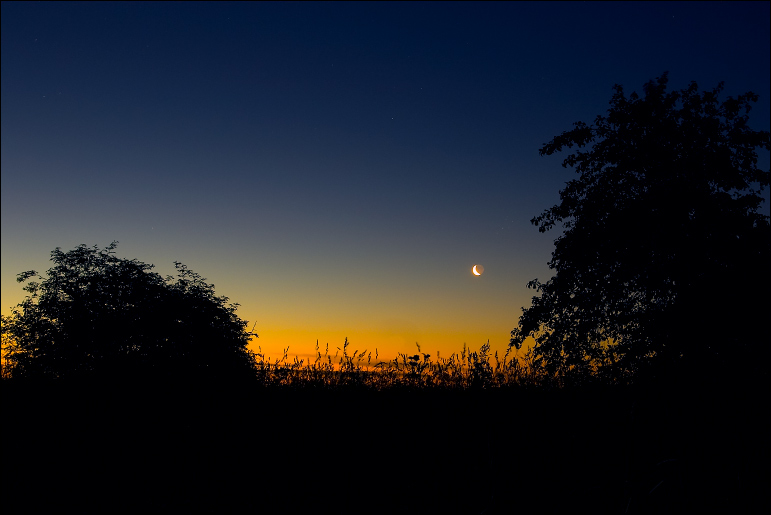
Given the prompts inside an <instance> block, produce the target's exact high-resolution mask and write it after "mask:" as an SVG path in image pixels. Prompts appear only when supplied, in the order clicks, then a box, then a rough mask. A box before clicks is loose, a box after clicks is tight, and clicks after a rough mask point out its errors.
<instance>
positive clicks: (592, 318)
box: [511, 73, 771, 378]
mask: <svg viewBox="0 0 771 515" xmlns="http://www.w3.org/2000/svg"><path fill="white" fill-rule="evenodd" d="M723 87H724V85H723V83H722V82H721V83H720V84H719V85H718V86H717V87H716V88H714V89H713V90H712V91H705V92H702V93H699V92H698V86H697V84H696V83H695V82H692V83H691V84H690V85H689V86H688V87H687V88H685V89H683V90H681V91H672V92H667V91H666V89H667V74H666V73H664V74H663V75H662V76H661V77H658V78H657V79H656V80H655V81H650V82H648V83H646V84H645V85H644V87H643V92H644V95H643V96H642V97H640V96H638V95H637V93H632V94H631V95H629V96H628V97H627V96H626V95H625V94H624V90H623V88H622V86H620V85H615V86H614V91H615V92H614V94H613V96H612V98H611V101H610V108H609V109H608V114H607V116H597V118H596V119H595V121H594V123H593V124H591V125H587V124H586V123H584V122H577V123H575V127H574V128H573V129H572V130H570V131H566V132H563V133H562V134H561V135H559V136H556V137H555V138H553V139H552V140H551V141H550V142H549V143H546V144H545V145H544V146H543V147H542V148H541V149H540V154H541V155H542V156H544V155H551V154H554V153H555V152H559V151H562V150H564V149H566V148H572V147H573V146H574V145H575V146H577V147H578V149H579V150H577V151H576V152H574V153H571V154H570V155H568V156H567V157H566V158H565V159H564V161H563V163H562V166H563V167H566V168H567V167H571V168H574V169H575V171H576V172H577V173H578V174H579V177H578V178H577V179H574V180H571V181H570V182H568V183H567V185H566V187H565V188H564V189H563V190H562V191H560V199H561V201H560V203H559V204H557V205H555V206H553V207H551V208H549V209H546V210H545V211H544V212H543V213H542V214H541V215H539V216H537V217H535V218H533V219H532V220H531V222H532V223H533V224H534V225H536V226H537V227H538V229H539V231H541V232H545V231H548V230H550V229H552V228H554V227H555V226H557V224H562V227H563V229H564V231H563V233H562V234H561V235H560V236H559V237H558V238H557V239H556V240H555V248H554V251H553V253H552V259H551V261H550V262H549V267H550V268H551V269H552V270H554V271H555V275H554V276H553V277H552V278H551V279H549V280H548V281H547V282H545V283H543V282H540V281H539V280H537V279H535V280H533V281H531V282H530V283H528V287H529V288H532V289H535V290H536V291H537V292H539V293H540V296H536V297H533V299H532V305H531V306H530V307H528V308H523V313H522V315H521V317H520V320H519V324H518V327H516V328H515V329H514V330H513V331H512V332H511V345H512V346H515V347H516V348H520V347H521V346H522V345H523V343H524V342H525V340H526V339H527V338H528V337H533V338H534V341H535V343H534V347H533V351H534V353H535V355H536V361H537V363H538V364H539V365H541V366H543V367H546V369H548V370H549V371H550V372H553V373H558V372H562V373H580V372H594V373H598V372H599V373H601V374H602V373H610V374H612V376H613V377H616V378H618V377H629V376H632V375H635V374H639V373H640V372H642V371H643V370H646V371H648V372H651V371H652V370H661V369H662V367H665V368H666V369H668V370H671V369H672V368H671V366H672V365H675V368H678V369H679V368H680V366H681V365H682V366H685V365H688V366H694V367H706V366H707V365H708V364H712V365H719V366H726V367H728V366H733V367H741V366H748V365H749V364H750V363H751V362H752V361H753V360H757V359H758V358H759V357H760V355H761V354H763V355H765V354H767V352H768V351H767V346H768V342H769V335H771V333H769V325H768V323H767V322H764V320H767V317H768V313H769V312H771V310H770V309H769V308H771V304H770V303H769V299H770V298H771V297H770V296H769V294H768V292H769V291H771V287H770V286H771V283H770V281H769V262H771V261H769V257H771V252H770V250H771V230H770V229H769V219H768V216H765V215H763V214H761V213H760V212H759V207H760V206H761V203H762V202H763V198H762V196H761V193H762V191H763V189H764V188H765V187H767V186H768V185H769V171H768V170H761V169H760V168H758V165H757V163H758V155H757V149H758V148H762V149H765V150H769V133H768V132H766V131H756V130H752V129H751V128H750V127H749V126H748V113H749V112H750V108H751V103H752V102H756V101H757V95H755V94H753V93H751V92H750V93H746V94H743V95H739V96H738V97H737V98H733V97H728V98H727V99H726V100H723V101H720V100H719V96H720V94H721V92H722V91H723Z"/></svg>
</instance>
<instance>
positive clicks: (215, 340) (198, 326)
mask: <svg viewBox="0 0 771 515" xmlns="http://www.w3.org/2000/svg"><path fill="white" fill-rule="evenodd" d="M116 246H117V242H113V243H112V244H110V245H109V246H108V247H106V248H105V249H103V250H100V249H98V248H97V247H96V246H94V247H92V248H88V247H86V246H85V245H79V246H78V247H77V248H75V249H74V250H71V251H69V252H63V251H62V250H61V249H59V248H57V249H56V250H54V251H53V252H51V261H53V262H54V266H53V267H52V268H51V269H49V270H48V272H47V275H48V277H47V278H45V279H43V278H42V277H41V276H39V275H38V274H37V272H35V271H34V270H32V271H28V272H24V273H21V274H19V275H18V278H17V280H18V281H19V282H24V281H27V280H28V279H30V278H33V277H37V278H38V279H40V280H42V282H37V281H30V282H28V283H27V284H26V286H25V287H24V290H25V291H27V292H28V293H29V295H28V296H27V298H26V299H25V300H24V301H23V302H22V303H20V304H19V305H18V306H16V308H15V309H14V310H13V313H12V315H11V316H9V317H3V328H2V333H3V344H4V346H5V347H6V349H4V350H6V359H7V363H8V366H9V367H10V370H11V375H12V376H15V377H36V378H41V377H42V378H55V377H93V376H100V377H125V376H134V377H137V376H139V377H141V376H143V375H144V376H147V375H151V376H156V377H174V376H179V375H180V374H185V375H188V376H191V377H197V378H215V377H232V376H234V375H238V374H247V373H251V372H252V370H253V364H254V356H253V355H252V354H251V352H250V351H249V350H248V349H247V348H246V345H247V344H248V342H249V338H250V336H251V335H252V333H249V332H247V331H246V322H245V321H243V320H241V319H240V318H239V317H238V316H237V315H236V314H235V311H236V308H237V306H238V305H237V304H229V303H228V299H227V298H226V297H217V296H215V295H214V288H213V286H212V285H210V284H207V283H206V282H204V279H202V278H201V277H200V276H199V275H198V274H196V273H195V272H193V271H191V270H189V269H188V268H187V267H186V266H184V265H183V264H181V263H178V262H175V263H174V265H175V267H176V269H177V277H176V279H175V278H174V277H172V276H168V277H166V278H165V279H164V278H162V277H161V276H160V275H159V274H157V273H154V272H151V269H152V268H153V265H148V264H145V263H142V262H140V261H137V260H134V259H132V260H128V259H121V258H118V257H116V256H115V248H116Z"/></svg>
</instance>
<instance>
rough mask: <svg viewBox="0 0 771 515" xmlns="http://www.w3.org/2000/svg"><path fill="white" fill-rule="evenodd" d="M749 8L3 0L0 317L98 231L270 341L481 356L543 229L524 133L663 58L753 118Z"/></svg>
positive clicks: (533, 160) (765, 99) (765, 58)
mask: <svg viewBox="0 0 771 515" xmlns="http://www.w3.org/2000/svg"><path fill="white" fill-rule="evenodd" d="M769 20H770V16H769V3H768V2H752V3H743V2H724V3H718V2H708V3H699V2H683V3H668V2H652V3H636V2H620V3H608V2H598V3H594V2H588V3H587V2H582V3H579V2H569V3H558V2H535V3H527V2H514V3H504V2H495V3H478V2H475V3H460V2H459V3H455V2H453V3H440V2H430V3H408V2H398V3H381V2H377V3H358V2H356V3H347V2H346V3H312V2H310V3H309V2H298V3H285V2H278V3H242V2H236V3H219V2H217V3H198V2H196V3H160V2H148V3H141V2H129V3H114V2H109V3H107V2H105V3H95V2H87V3H65V2H56V3H36V2H3V3H2V308H3V312H4V313H7V312H8V308H9V307H10V306H12V305H14V304H16V303H17V302H19V301H20V300H21V298H23V295H22V293H23V292H22V291H21V289H20V287H19V285H17V284H16V283H15V282H14V277H15V274H17V273H19V272H21V271H23V270H27V269H30V268H35V269H38V270H40V271H43V270H46V269H47V268H48V266H49V263H48V261H47V260H48V256H49V253H50V251H51V250H52V249H53V248H55V247H62V248H63V249H70V248H73V247H74V246H76V245H77V244H79V243H86V244H88V245H94V244H96V245H99V246H105V245H107V244H109V243H110V242H111V241H112V240H119V241H120V245H119V247H118V253H119V255H121V256H123V257H129V258H137V259H140V260H142V261H146V262H150V263H154V264H156V265H157V267H158V270H159V271H160V272H162V273H169V272H171V270H172V261H174V260H179V261H182V262H184V263H185V264H187V265H188V266H190V267H191V268H192V269H193V270H195V271H197V272H199V273H201V274H202V275H203V276H204V277H206V278H208V279H209V281H210V282H213V283H214V284H215V286H216V289H217V292H218V293H219V294H222V295H227V296H228V297H230V298H231V299H232V300H234V301H237V302H240V303H241V305H242V307H241V308H240V310H239V314H240V315H241V316H242V317H243V318H245V319H248V320H250V321H256V322H257V332H259V333H260V335H261V338H260V341H259V343H260V344H261V345H262V346H263V348H264V349H269V350H270V351H271V352H274V351H276V349H281V348H283V347H285V346H287V345H290V346H291V350H292V351H294V352H297V353H301V354H303V353H306V352H309V351H311V350H312V348H313V345H314V344H315V341H316V339H317V338H318V339H319V340H320V342H321V344H322V345H323V344H324V343H326V342H327V341H328V342H329V343H330V345H331V346H333V347H334V346H336V345H339V344H340V343H341V342H342V337H343V336H346V335H347V336H349V337H350V338H351V340H352V341H353V344H354V345H355V346H356V347H358V348H364V347H368V348H370V349H371V348H374V347H376V346H377V347H379V348H380V349H385V353H386V354H395V353H396V352H397V351H398V352H405V351H412V350H413V349H414V342H415V341H419V342H421V344H422V345H423V346H424V347H425V348H424V351H430V352H432V353H433V352H435V351H436V350H439V349H441V350H442V353H443V355H444V353H445V352H446V353H447V354H449V352H452V351H456V350H459V349H460V348H461V347H462V344H463V343H464V342H466V343H468V344H469V345H471V346H472V347H478V346H479V345H480V344H481V343H483V342H484V341H486V340H487V339H488V338H489V339H490V341H491V343H492V344H493V346H494V348H496V349H503V348H504V347H505V344H506V343H507V342H508V332H509V331H510V330H511V329H512V328H513V327H514V326H515V325H516V322H517V319H518V317H519V314H520V308H521V307H522V306H525V305H528V304H529V299H530V296H531V295H532V292H530V291H528V290H527V289H526V288H525V284H526V282H527V281H529V280H530V279H533V278H535V277H539V278H541V279H546V278H548V276H549V275H550V274H549V270H548V268H547V267H546V262H547V261H548V260H549V257H550V253H551V250H552V242H553V240H554V238H555V237H556V236H557V234H546V235H542V234H539V233H538V231H537V230H536V229H535V228H534V227H533V226H531V225H530V223H529V220H530V219H531V218H532V217H533V216H535V215H537V214H539V213H540V212H541V211H542V210H543V209H545V208H547V207H549V206H551V205H553V204H554V203H556V202H557V201H558V198H559V197H558V191H559V189H560V188H561V187H562V186H563V185H564V183H565V181H567V180H568V179H570V178H571V177H572V172H571V171H569V170H564V169H562V168H561V167H560V163H561V161H562V156H553V157H551V158H541V157H539V156H538V149H539V148H540V147H541V146H542V145H543V144H544V143H545V142H547V141H549V140H550V139H551V138H552V137H553V136H555V135H557V134H559V133H561V132H562V131H565V130H569V129H570V128H571V126H572V123H573V122H575V121H578V120H582V121H586V122H591V121H592V120H593V119H594V118H595V116H596V115H598V114H602V113H604V112H605V110H606V109H607V106H608V101H609V99H610V96H611V94H612V86H613V84H615V83H620V84H623V85H624V86H625V89H626V90H627V91H628V92H630V93H631V92H632V91H634V90H636V91H641V90H642V85H643V83H645V82H646V81H648V80H650V79H653V78H655V77H657V76H659V75H661V73H662V72H664V71H666V70H668V71H669V76H670V88H671V89H678V88H682V87H685V86H686V85H687V84H688V83H689V82H690V81H692V80H695V81H697V82H698V84H699V86H700V89H711V88H713V87H714V86H715V85H716V84H717V83H718V82H719V81H721V80H722V81H725V82H726V91H725V95H733V96H736V95H738V94H741V93H744V92H746V91H748V90H752V91H755V92H756V93H758V94H760V96H761V98H760V101H759V102H758V103H757V104H756V106H755V110H754V111H753V113H752V115H751V119H750V120H751V124H752V126H753V127H754V128H757V129H765V130H768V129H769V117H770V116H769V111H770V107H769V106H770V105H771V104H769V94H768V92H769V90H771V85H770V83H769V82H770V81H769V74H770V72H769V61H771V56H769V47H770V46H771V40H770V38H769ZM761 158H762V161H761V162H762V163H764V166H765V167H766V168H767V166H768V155H767V154H766V155H763V156H761ZM765 209H766V212H767V211H768V209H767V207H766V208H765ZM474 263H482V264H484V265H485V268H486V273H485V275H484V276H482V277H480V278H473V277H472V276H471V275H470V271H469V270H470V267H471V266H472V265H473V264H474Z"/></svg>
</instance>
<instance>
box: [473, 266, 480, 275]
mask: <svg viewBox="0 0 771 515" xmlns="http://www.w3.org/2000/svg"><path fill="white" fill-rule="evenodd" d="M471 271H472V272H474V275H482V274H480V273H479V272H477V265H474V267H473V268H472V269H471Z"/></svg>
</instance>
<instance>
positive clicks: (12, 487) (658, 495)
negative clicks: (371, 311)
mask: <svg viewBox="0 0 771 515" xmlns="http://www.w3.org/2000/svg"><path fill="white" fill-rule="evenodd" d="M766 399H767V397H766V396H765V393H764V394H762V395H761V394H758V393H753V391H744V392H742V391H741V390H740V391H738V392H736V391H735V392H733V393H729V392H728V391H726V390H724V389H720V388H713V389H711V391H709V392H705V391H704V390H699V391H698V392H696V391H695V390H691V391H689V390H688V389H687V388H686V389H683V390H680V391H676V392H675V391H670V390H666V389H660V390H658V391H641V390H639V389H638V390H632V389H629V390H623V391H622V390H575V391H557V392H539V391H516V390H513V391H479V392H443V393H442V392H412V393H410V392H395V391H394V392H379V393H378V392H355V391H349V392H345V391H332V392H330V391H326V392H308V391H268V390H260V389H253V388H252V389H250V388H245V387H243V385H241V386H240V387H238V388H236V387H228V386H223V385H219V386H217V387H212V386H211V385H200V384H197V385H196V384H174V385H171V386H169V385H165V386H164V385H154V386H153V387H147V388H142V389H129V388H117V387H115V386H114V385H113V386H109V385H93V384H92V385H85V386H84V385H78V386H75V385H58V384H55V383H52V384H47V385H36V386H34V387H33V386H31V385H28V384H18V383H8V382H4V383H3V391H2V507H3V513H21V512H37V513H45V512H54V511H56V512H61V511H64V510H67V511H69V510H73V511H76V512H80V513H83V512H95V513H96V512H99V513H107V512H196V513H201V512H212V513H227V512H245V511H250V512H254V513H405V512H406V513H464V514H465V513H468V514H481V513H485V514H493V513H579V512H580V513H595V514H597V513H614V514H623V513H630V514H633V513H751V512H753V511H755V510H756V509H760V507H762V506H764V505H765V502H766V499H767V495H768V486H767V479H768V478H767V470H768V468H767V466H768V463H769V461H768V458H769V453H768V439H767V434H769V422H768V421H767V420H766V419H767V408H768V406H767V401H766ZM761 501H762V502H763V504H761ZM765 506H766V507H767V505H765Z"/></svg>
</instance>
